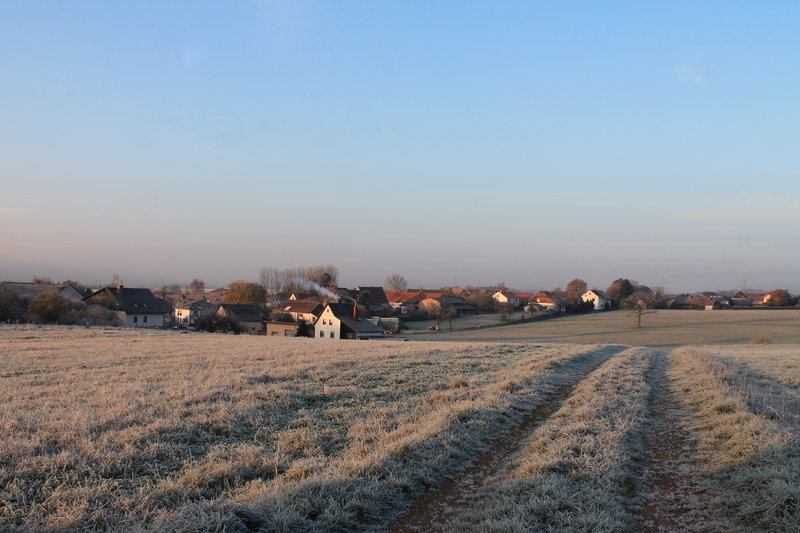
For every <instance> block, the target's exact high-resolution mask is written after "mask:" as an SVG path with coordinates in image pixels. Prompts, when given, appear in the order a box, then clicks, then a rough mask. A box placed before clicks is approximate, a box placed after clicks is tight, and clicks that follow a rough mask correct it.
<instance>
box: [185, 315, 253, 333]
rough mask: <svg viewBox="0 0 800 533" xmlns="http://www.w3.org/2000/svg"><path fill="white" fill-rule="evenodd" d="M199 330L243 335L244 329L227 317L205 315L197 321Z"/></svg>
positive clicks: (196, 324)
mask: <svg viewBox="0 0 800 533" xmlns="http://www.w3.org/2000/svg"><path fill="white" fill-rule="evenodd" d="M195 326H196V327H197V329H199V330H201V331H208V332H209V333H236V334H238V333H242V332H243V331H244V328H242V326H241V325H240V324H239V323H238V322H236V321H235V320H232V319H230V318H228V317H226V316H220V315H211V314H209V315H204V316H201V317H200V318H198V319H197V322H196V323H195Z"/></svg>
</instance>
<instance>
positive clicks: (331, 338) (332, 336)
mask: <svg viewBox="0 0 800 533" xmlns="http://www.w3.org/2000/svg"><path fill="white" fill-rule="evenodd" d="M332 338H333V332H332V331H331V339H332Z"/></svg>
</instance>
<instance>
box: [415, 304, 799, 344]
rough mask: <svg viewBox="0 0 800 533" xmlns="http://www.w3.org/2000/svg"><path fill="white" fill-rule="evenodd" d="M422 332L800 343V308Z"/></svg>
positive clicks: (608, 316) (537, 338)
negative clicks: (760, 339) (762, 338)
mask: <svg viewBox="0 0 800 533" xmlns="http://www.w3.org/2000/svg"><path fill="white" fill-rule="evenodd" d="M417 335H419V337H417V336H415V337H414V338H415V339H416V338H430V339H436V340H458V341H470V342H476V341H482V342H509V341H518V342H561V343H563V342H569V343H609V344H624V345H627V346H652V347H664V348H677V347H679V346H683V345H686V344H750V343H751V341H752V340H753V338H754V337H758V336H766V337H768V338H769V339H770V341H771V342H772V343H773V344H797V343H800V309H798V310H793V309H792V310H780V311H777V310H767V309H755V310H744V311H737V310H717V311H681V310H659V311H658V312H657V313H656V314H653V315H648V316H646V317H644V318H643V319H642V329H636V324H635V321H634V319H633V318H631V317H630V316H628V313H627V312H626V311H624V310H623V311H610V312H602V313H594V314H591V315H572V316H565V317H561V318H556V319H551V320H543V321H536V322H528V323H524V324H512V325H508V326H504V327H498V328H487V329H479V330H471V331H453V332H452V333H451V332H448V331H441V332H437V333H432V334H429V335H425V334H422V333H418V334H417Z"/></svg>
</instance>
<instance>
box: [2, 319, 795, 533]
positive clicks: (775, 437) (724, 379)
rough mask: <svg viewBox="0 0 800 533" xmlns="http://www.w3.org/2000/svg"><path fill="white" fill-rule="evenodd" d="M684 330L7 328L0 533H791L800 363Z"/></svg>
mask: <svg viewBox="0 0 800 533" xmlns="http://www.w3.org/2000/svg"><path fill="white" fill-rule="evenodd" d="M701 315H702V316H703V319H704V320H709V319H708V318H706V317H708V316H711V315H716V317H717V318H719V317H722V318H723V319H724V320H719V322H720V323H721V324H722V325H720V326H719V327H718V330H717V331H718V333H716V334H715V333H714V332H713V331H711V329H713V328H712V326H710V325H708V324H706V327H705V333H704V334H703V335H705V338H708V339H711V340H712V341H713V342H716V344H700V343H698V344H693V345H685V346H683V345H681V346H679V347H677V348H674V349H664V346H666V345H667V344H670V345H679V344H681V342H680V341H679V340H678V341H676V342H672V343H667V342H661V340H662V339H664V338H666V335H667V334H666V333H664V331H663V330H659V329H657V328H656V327H654V328H653V330H651V331H650V335H651V337H652V339H653V342H650V343H648V342H617V343H614V344H605V343H607V342H609V341H608V339H607V337H608V336H609V335H611V333H609V332H610V331H622V326H621V325H620V326H618V327H617V329H615V330H611V329H609V327H610V326H609V324H610V323H603V324H601V325H600V326H598V325H597V322H592V320H594V317H585V318H584V322H583V324H584V325H585V326H584V327H585V330H586V332H585V334H579V332H580V327H577V328H576V327H575V324H579V323H578V322H574V323H573V328H572V330H571V331H572V335H573V336H579V337H580V338H581V339H582V341H583V342H587V343H586V344H558V343H548V342H543V341H539V342H534V341H532V340H531V339H532V338H533V337H535V336H536V335H537V333H530V332H531V331H534V330H531V329H528V330H527V331H528V333H527V334H522V333H519V334H516V336H515V335H510V337H511V338H517V339H519V340H518V342H510V341H509V342H473V341H466V340H464V339H463V338H459V337H458V336H457V334H456V333H453V334H449V335H448V334H441V335H440V336H439V337H438V338H440V339H446V338H453V339H454V340H455V339H457V340H458V341H459V342H416V341H414V342H404V343H400V342H391V341H368V342H346V341H341V342H335V341H319V340H316V339H283V338H280V339H278V338H265V337H251V336H227V335H210V334H185V335H181V334H178V333H175V332H169V331H147V332H145V331H133V330H110V329H109V330H102V329H81V328H74V329H70V328H40V329H37V328H31V327H12V326H3V327H0V431H2V439H1V440H0V467H1V468H0V530H11V531H15V530H16V531H76V530H77V531H85V530H99V531H186V532H190V531H209V532H210V531H226V532H247V531H264V532H267V531H278V532H288V531H296V532H301V531H302V532H317V531H318V532H324V531H469V532H484V531H495V532H505V531H642V530H644V531H659V530H670V529H672V528H675V527H676V524H680V526H681V527H682V528H684V530H690V531H787V532H788V531H795V532H796V531H800V485H799V484H800V481H798V480H800V392H798V390H799V389H800V346H798V345H795V344H769V345H761V344H745V342H749V338H752V335H751V332H750V331H749V330H748V331H746V332H742V331H741V326H739V327H736V326H734V327H732V328H731V329H730V330H728V329H726V328H727V327H728V325H726V324H727V321H734V322H736V321H738V320H740V319H739V316H740V315H739V314H736V313H731V314H727V315H726V314H724V313H708V314H705V315H704V314H703V313H697V314H693V315H691V316H697V317H700V316H701ZM687 316H688V315H687ZM751 316H753V317H755V318H756V319H757V320H767V321H768V320H771V319H775V320H776V322H775V323H774V324H772V325H769V324H767V325H766V326H764V327H762V328H761V330H760V331H764V328H765V327H766V329H768V330H769V328H770V327H772V328H773V329H771V330H769V331H768V332H767V333H769V334H771V335H773V336H774V337H776V342H796V341H794V339H793V337H792V336H791V335H792V332H791V329H790V328H789V326H787V325H786V324H785V323H783V322H782V321H785V320H794V321H797V319H796V318H795V316H796V315H795V314H794V313H789V312H787V313H776V314H772V315H770V316H769V317H759V316H756V315H751ZM655 317H658V315H655ZM655 317H647V318H648V319H651V318H655ZM677 319H678V318H677V315H672V316H667V317H664V316H663V315H662V317H661V320H662V322H663V323H664V324H667V322H669V321H670V320H671V321H673V322H674V321H675V320H677ZM559 320H560V319H559ZM569 320H572V319H569ZM603 320H610V319H609V318H607V317H604V318H603ZM548 322H550V324H548V325H547V326H546V327H547V328H551V330H552V328H556V329H558V328H560V327H563V326H561V325H559V324H557V322H558V320H554V321H548ZM653 323H655V321H654V322H653ZM540 325H541V324H540ZM527 326H533V324H527V325H519V326H516V327H517V328H523V327H527ZM668 327H672V326H670V325H668V324H667V325H665V326H664V328H668ZM693 327H694V325H693V324H688V325H687V328H689V329H688V331H689V334H688V335H687V336H688V337H690V338H691V337H692V335H693V333H691V331H692V329H691V328H693ZM501 329H503V328H492V329H490V330H486V331H485V335H487V336H497V335H501V331H500V330H501ZM592 330H599V331H595V336H593V335H592ZM515 331H521V330H519V329H518V330H515ZM537 331H539V332H541V331H543V330H537ZM671 331H672V336H671V337H670V338H672V339H673V340H675V339H676V335H675V332H676V330H675V328H673V329H672V330H671ZM720 331H725V332H727V331H735V332H736V333H735V335H733V334H730V335H729V334H728V333H720ZM770 332H772V333H770ZM467 333H469V335H472V336H475V335H476V334H478V333H484V332H481V331H477V332H476V331H473V332H463V334H467ZM630 333H631V336H633V337H636V336H637V335H639V333H638V332H630ZM767 333H765V334H767ZM526 335H527V337H526ZM541 335H542V336H544V334H541ZM725 335H728V337H727V338H726V337H725ZM742 335H748V336H750V337H749V338H748V339H747V340H746V341H745V340H744V339H742V338H741V336H742ZM552 336H559V335H558V334H556V333H553V334H552ZM414 338H415V339H416V338H417V336H414ZM616 338H618V339H619V340H620V341H622V340H630V339H625V338H623V337H622V336H621V334H616ZM595 339H596V340H595ZM643 339H644V340H646V339H645V337H643V336H638V337H636V340H638V341H641V340H643ZM569 342H573V343H574V342H576V340H574V339H570V341H569ZM591 342H596V344H591ZM728 342H730V343H737V344H727V343H728ZM684 344H688V343H684ZM647 345H649V347H648V346H647ZM654 346H656V347H654ZM664 502H669V503H664Z"/></svg>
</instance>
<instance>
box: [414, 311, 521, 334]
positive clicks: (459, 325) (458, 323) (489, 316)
mask: <svg viewBox="0 0 800 533" xmlns="http://www.w3.org/2000/svg"><path fill="white" fill-rule="evenodd" d="M525 316H527V317H529V316H530V313H525ZM497 317H498V315H497V314H496V313H486V314H480V315H472V316H465V317H461V318H455V319H453V330H461V329H464V328H474V327H481V326H488V325H494V324H499V321H498V320H497ZM521 317H522V313H514V316H513V318H514V319H515V320H516V319H519V318H521ZM405 324H406V326H407V327H408V329H410V330H412V331H417V330H420V331H424V330H427V329H429V328H431V327H434V326H435V325H436V322H435V321H433V320H414V321H410V322H406V323H405ZM439 327H440V328H441V329H442V330H444V331H448V330H449V328H450V324H448V323H447V322H446V321H445V322H442V324H441V325H440V326H439Z"/></svg>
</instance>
